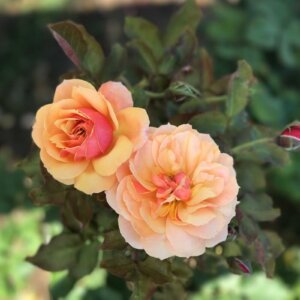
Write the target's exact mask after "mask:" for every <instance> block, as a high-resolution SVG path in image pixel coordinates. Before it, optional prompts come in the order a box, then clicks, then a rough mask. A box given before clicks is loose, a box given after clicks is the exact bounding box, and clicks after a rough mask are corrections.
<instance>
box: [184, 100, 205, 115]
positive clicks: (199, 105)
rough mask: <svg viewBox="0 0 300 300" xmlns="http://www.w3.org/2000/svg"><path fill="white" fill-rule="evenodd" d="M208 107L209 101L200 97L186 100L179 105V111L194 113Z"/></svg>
mask: <svg viewBox="0 0 300 300" xmlns="http://www.w3.org/2000/svg"><path fill="white" fill-rule="evenodd" d="M206 107H207V103H205V102H204V101H201V100H200V99H191V100H187V101H184V102H183V103H182V104H181V105H180V107H179V113H181V114H192V113H197V112H200V111H202V110H204V109H205V108H206Z"/></svg>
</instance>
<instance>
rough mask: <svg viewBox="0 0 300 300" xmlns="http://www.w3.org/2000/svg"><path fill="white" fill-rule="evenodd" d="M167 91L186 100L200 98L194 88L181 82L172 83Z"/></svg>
mask: <svg viewBox="0 0 300 300" xmlns="http://www.w3.org/2000/svg"><path fill="white" fill-rule="evenodd" d="M169 91H170V93H171V94H173V95H174V96H183V97H188V98H197V97H200V92H199V91H198V90H197V89H196V88H194V87H193V86H192V85H190V84H188V83H186V82H182V81H176V82H173V83H172V84H171V85H170V87H169Z"/></svg>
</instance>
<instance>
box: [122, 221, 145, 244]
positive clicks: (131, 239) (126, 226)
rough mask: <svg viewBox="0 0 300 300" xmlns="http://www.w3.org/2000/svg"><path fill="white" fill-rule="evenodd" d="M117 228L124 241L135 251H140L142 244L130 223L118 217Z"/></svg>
mask: <svg viewBox="0 0 300 300" xmlns="http://www.w3.org/2000/svg"><path fill="white" fill-rule="evenodd" d="M118 222H119V228H120V232H121V235H122V236H123V237H124V239H125V241H126V242H127V243H128V244H129V245H130V246H132V247H133V248H136V249H142V248H143V247H142V244H141V241H140V237H139V235H138V234H137V233H136V231H135V230H134V229H133V227H132V225H131V224H130V222H128V221H126V220H125V219H124V218H123V217H121V216H119V221H118Z"/></svg>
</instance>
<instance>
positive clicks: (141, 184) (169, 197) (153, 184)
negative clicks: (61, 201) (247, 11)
mask: <svg viewBox="0 0 300 300" xmlns="http://www.w3.org/2000/svg"><path fill="white" fill-rule="evenodd" d="M117 178H118V184H116V185H114V187H113V188H112V189H110V190H109V191H107V192H106V196H107V201H108V203H109V204H110V206H111V207H112V208H113V209H114V210H115V211H116V212H117V213H118V214H119V227H120V232H121V234H122V235H123V237H124V238H125V240H126V241H127V242H128V243H129V244H130V245H131V246H132V247H134V248H137V249H144V250H145V251H146V252H147V253H148V254H149V255H151V256H153V257H157V258H160V259H165V258H167V257H170V256H174V255H176V256H181V257H190V256H197V255H200V254H202V253H204V251H205V248H206V247H213V246H215V245H217V244H218V243H220V242H222V241H224V240H225V239H226V237H227V234H228V223H229V222H230V220H231V219H232V217H233V216H234V215H235V207H236V205H237V203H238V202H237V194H238V189H239V187H238V184H237V181H236V174H235V170H234V168H233V159H232V158H231V157H230V156H229V155H227V154H224V153H221V152H220V150H219V148H218V146H217V145H216V144H215V142H214V141H213V140H212V138H211V137H210V136H209V135H207V134H201V133H199V132H197V131H196V130H193V129H192V127H191V126H190V125H181V126H179V127H175V126H172V125H165V126H161V127H160V128H158V129H151V130H150V132H149V140H148V141H147V142H146V143H145V144H144V146H143V147H141V148H140V149H139V150H138V151H137V152H136V153H135V154H133V156H132V157H131V158H130V160H129V162H127V163H125V164H123V165H122V167H121V168H119V170H118V171H117Z"/></svg>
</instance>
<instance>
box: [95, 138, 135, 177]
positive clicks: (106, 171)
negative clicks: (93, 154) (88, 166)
mask: <svg viewBox="0 0 300 300" xmlns="http://www.w3.org/2000/svg"><path fill="white" fill-rule="evenodd" d="M132 148H133V146H132V143H131V142H130V140H129V139H128V138H127V137H126V136H123V135H121V136H120V137H119V138H118V139H117V141H116V143H115V145H114V146H113V148H112V150H111V151H110V152H109V153H107V154H106V155H104V156H102V157H100V158H97V159H95V160H93V165H94V168H95V170H96V172H97V173H98V174H99V175H102V176H110V175H112V174H114V173H115V172H116V171H117V169H118V168H119V167H120V166H121V165H122V164H123V163H124V162H125V161H127V160H128V159H129V157H130V155H131V153H132Z"/></svg>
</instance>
